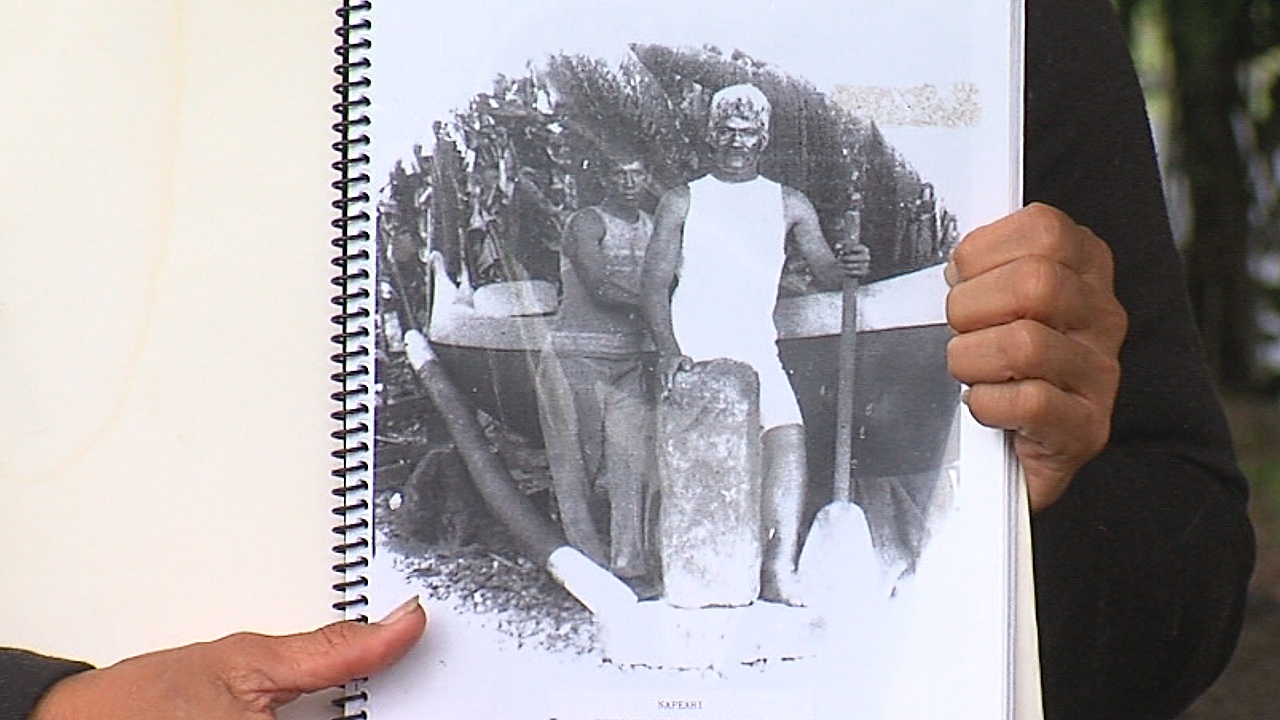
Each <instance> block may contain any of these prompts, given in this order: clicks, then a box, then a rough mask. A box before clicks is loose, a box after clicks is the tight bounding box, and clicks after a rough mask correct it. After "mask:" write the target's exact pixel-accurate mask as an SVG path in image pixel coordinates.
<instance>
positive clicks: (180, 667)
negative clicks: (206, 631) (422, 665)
mask: <svg viewBox="0 0 1280 720" xmlns="http://www.w3.org/2000/svg"><path fill="white" fill-rule="evenodd" d="M426 624H427V616H426V613H425V612H424V611H423V609H422V607H421V606H420V605H419V604H418V599H417V598H413V599H412V600H410V601H409V602H406V603H405V604H403V605H401V606H400V607H399V608H397V609H396V610H394V611H392V613H391V614H390V615H388V616H387V617H386V618H384V619H383V620H382V621H380V622H376V623H357V622H353V621H347V622H339V623H334V624H332V625H327V626H325V627H323V628H320V629H319V630H315V631H312V632H309V633H302V634H299V635H284V636H278V637H271V636H266V635H255V634H252V633H237V634H235V635H229V636H227V637H225V638H222V639H221V640H215V641H214V642H208V643H196V644H195V645H187V646H185V647H180V648H174V649H172V650H162V651H160V652H154V653H149V654H147V655H139V656H137V657H133V658H129V659H127V660H123V661H121V662H119V663H116V664H115V665H112V666H110V667H106V668H102V669H100V670H86V671H85V672H81V673H77V674H73V675H71V676H69V677H66V678H64V679H63V680H61V681H59V682H57V683H56V684H54V685H53V686H52V687H51V688H49V690H48V692H47V693H46V694H45V695H44V696H43V697H42V698H41V699H40V700H39V702H38V703H37V704H36V706H35V709H34V710H33V711H32V712H31V715H30V720H264V719H265V718H272V717H275V710H276V709H277V708H279V707H280V706H281V705H284V704H286V703H289V702H291V701H293V700H294V699H296V698H297V697H298V696H300V695H302V694H303V693H309V692H314V691H316V690H322V689H324V688H328V687H336V686H339V685H342V684H343V683H345V682H348V681H350V680H351V679H353V678H357V677H367V676H368V675H370V674H372V673H375V672H378V671H379V670H382V669H384V668H386V667H387V666H389V665H391V664H392V663H393V662H395V661H396V660H398V659H399V658H400V657H401V656H402V655H404V654H405V653H406V652H408V651H409V649H410V648H412V647H413V645H414V644H415V643H417V641H418V638H419V637H421V635H422V632H423V630H424V629H425V628H426ZM3 687H5V689H6V691H7V686H3ZM0 717H2V718H3V720H10V716H4V715H0ZM20 720H26V719H25V718H21V716H20Z"/></svg>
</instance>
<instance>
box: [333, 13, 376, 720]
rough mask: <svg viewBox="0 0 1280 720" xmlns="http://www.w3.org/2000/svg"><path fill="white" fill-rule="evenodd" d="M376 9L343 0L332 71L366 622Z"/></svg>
mask: <svg viewBox="0 0 1280 720" xmlns="http://www.w3.org/2000/svg"><path fill="white" fill-rule="evenodd" d="M370 9H371V3H370V0H355V1H353V0H344V1H343V4H342V7H341V8H340V9H338V10H337V16H338V21H339V22H338V27H337V29H336V30H335V33H336V34H337V36H338V44H337V46H336V47H335V48H334V53H335V54H336V55H337V56H338V63H337V65H335V66H334V72H335V73H337V75H338V78H339V80H338V84H337V85H335V86H334V87H333V91H334V93H336V94H337V95H338V102H337V103H336V104H335V105H334V106H333V111H334V113H336V114H337V115H338V121H337V122H336V123H334V125H333V130H334V132H335V133H337V135H338V140H337V141H336V142H335V143H334V144H333V149H334V150H335V151H337V153H338V159H337V160H335V161H334V162H333V165H332V167H333V169H334V170H335V171H336V172H337V173H338V179H337V180H335V181H334V182H333V185H332V186H333V189H334V190H336V191H337V192H338V198H337V199H335V200H334V201H333V203H332V205H333V209H334V210H335V211H336V213H337V216H336V217H335V218H334V220H333V221H332V223H331V224H332V226H333V228H334V230H336V231H337V234H336V235H335V236H334V238H333V240H332V245H333V248H334V257H333V261H332V262H333V265H334V268H335V270H336V272H335V274H334V278H333V280H332V282H333V284H334V286H335V287H336V288H337V294H336V295H335V296H334V297H333V300H332V302H333V304H334V306H335V307H336V308H337V312H336V314H335V315H334V316H333V317H332V319H331V320H332V322H333V324H334V325H335V326H336V328H337V332H336V333H335V334H334V336H333V338H332V341H333V343H334V345H336V346H337V351H336V352H335V353H334V355H333V356H332V358H331V359H332V361H333V363H334V364H335V365H337V368H338V369H337V371H336V372H335V373H334V374H333V375H332V376H331V378H332V380H333V381H334V383H336V384H337V385H338V386H339V389H338V390H336V391H335V392H334V393H333V394H332V396H331V397H332V399H333V401H334V402H335V403H337V405H338V409H337V410H335V411H334V412H333V413H332V415H331V417H332V418H333V420H334V421H336V422H337V423H339V424H340V427H339V429H337V430H335V431H334V432H333V433H332V436H333V439H334V440H336V441H337V443H338V449H336V450H334V451H333V453H332V455H333V458H334V460H335V461H336V463H337V466H336V468H335V469H334V470H333V473H332V474H333V477H334V478H335V480H336V481H337V482H336V487H335V488H334V489H333V495H334V497H335V498H336V499H337V503H336V507H335V508H334V510H333V513H334V515H336V516H337V518H338V521H337V524H336V525H335V526H334V527H333V532H334V534H335V535H337V536H338V542H337V544H335V545H334V546H333V552H334V553H336V554H337V555H338V562H337V563H336V564H335V565H334V566H333V571H334V572H335V573H337V574H338V575H339V576H340V579H339V580H338V581H337V582H336V583H335V584H334V585H333V589H334V590H336V591H337V592H338V593H340V594H341V596H342V597H341V599H340V600H339V601H337V602H335V603H334V605H333V607H334V608H335V609H336V610H338V611H339V612H341V613H343V615H344V616H346V617H347V618H348V619H355V620H360V621H367V620H368V617H367V616H366V615H365V609H366V608H367V606H368V604H369V599H368V597H367V596H366V595H365V593H364V591H365V589H366V588H367V586H368V579H367V578H366V577H365V575H364V571H365V570H366V569H367V568H368V566H369V553H370V552H371V550H372V527H371V525H370V522H369V518H370V516H371V508H370V495H371V488H370V484H369V476H370V469H371V468H370V457H371V454H370V453H371V444H370V437H371V434H372V428H371V427H370V423H371V413H370V398H371V397H372V394H371V393H372V387H371V384H372V380H373V369H372V364H373V359H372V358H373V351H372V347H371V342H372V331H371V318H372V312H373V309H372V303H373V297H372V294H371V292H370V290H369V288H370V286H371V284H372V272H371V267H372V255H371V252H370V243H371V238H370V235H369V230H368V228H369V211H368V204H369V192H368V187H369V175H368V173H367V172H366V167H367V165H368V163H369V156H368V155H367V154H366V152H365V150H366V147H367V146H368V144H369V136H368V134H367V133H366V128H367V127H368V125H369V118H368V115H367V114H366V111H367V108H368V106H369V100H368V98H367V97H366V96H365V91H366V90H367V89H368V87H369V77H368V74H367V73H368V69H369V58H368V51H369V46H370V41H369V37H368V32H369V30H370V28H371V23H370V21H369V18H368V17H367V13H368V12H369V10H370ZM367 701H368V695H367V693H366V692H365V690H364V689H363V687H362V684H361V683H360V682H359V681H357V682H355V683H352V684H351V685H348V687H347V689H346V692H345V693H344V694H343V696H342V697H340V698H337V699H336V700H334V706H335V707H336V708H338V710H339V712H340V713H341V715H339V716H338V717H337V718H335V720H357V719H361V720H363V719H365V718H368V712H367V709H366V704H367Z"/></svg>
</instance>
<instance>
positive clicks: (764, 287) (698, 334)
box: [642, 85, 870, 602]
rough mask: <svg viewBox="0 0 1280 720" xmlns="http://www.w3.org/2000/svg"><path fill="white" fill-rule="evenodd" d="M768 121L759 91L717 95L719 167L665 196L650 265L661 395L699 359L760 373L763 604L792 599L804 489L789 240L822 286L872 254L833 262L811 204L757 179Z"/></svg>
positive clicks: (646, 277)
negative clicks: (790, 347) (792, 378)
mask: <svg viewBox="0 0 1280 720" xmlns="http://www.w3.org/2000/svg"><path fill="white" fill-rule="evenodd" d="M769 113H770V105H769V101H768V99H767V98H766V97H765V95H764V93H762V92H761V91H760V90H759V89H758V88H756V87H755V86H752V85H734V86H731V87H727V88H724V89H723V90H720V91H719V92H717V93H716V94H715V95H714V96H713V98H712V100H711V108H710V118H709V121H708V137H707V141H708V143H709V144H710V145H711V149H712V151H713V168H712V170H711V172H710V174H708V175H706V176H703V177H701V178H699V179H697V180H695V181H693V182H691V183H689V184H688V185H685V186H681V187H677V188H673V189H672V190H670V191H668V192H667V193H666V194H665V195H664V196H663V197H662V200H661V201H660V202H659V204H658V209H657V212H656V216H655V219H654V235H653V239H652V240H651V241H650V244H649V251H648V254H647V255H646V258H645V266H644V274H643V279H642V287H643V309H644V313H645V317H646V319H647V320H648V322H649V325H650V328H651V329H652V331H653V340H654V344H655V345H656V346H657V349H658V353H659V360H658V374H659V378H660V380H661V381H662V383H663V387H664V389H667V390H669V389H670V388H671V385H672V382H673V380H674V378H675V375H676V373H678V372H680V371H682V370H687V369H689V368H691V367H692V364H693V359H698V360H709V359H712V358H718V357H725V358H733V359H735V360H741V361H743V362H746V363H749V364H750V365H751V366H752V367H753V368H755V370H756V372H757V373H758V374H759V376H760V419H761V425H762V428H761V430H762V432H763V435H762V447H763V457H762V463H761V464H762V468H763V478H762V480H763V503H762V507H761V516H762V519H763V522H764V525H765V527H764V537H765V547H764V563H763V567H762V572H761V597H763V598H764V599H767V600H778V601H783V602H794V601H796V600H797V599H798V598H797V597H796V596H795V592H796V588H795V561H796V554H797V551H798V549H799V540H800V538H799V535H800V514H801V511H802V507H803V504H804V486H805V483H806V475H805V462H806V461H805V445H804V427H803V424H802V423H803V421H802V419H801V416H800V407H799V405H798V403H797V402H796V398H795V394H794V392H793V391H792V389H791V384H790V382H789V381H788V379H787V375H786V372H785V371H784V370H783V368H782V362H781V360H780V359H779V357H778V347H777V331H776V329H775V328H774V325H773V309H774V305H775V304H776V302H777V297H778V285H779V281H780V279H781V276H782V266H783V262H784V260H785V257H786V245H787V240H788V239H790V240H791V241H792V242H793V243H794V247H795V248H796V249H797V250H798V251H799V252H800V254H801V255H802V256H803V258H804V260H805V261H806V263H807V264H808V266H809V269H810V271H811V272H812V274H813V277H814V280H815V282H816V283H817V284H818V285H819V286H822V287H826V288H832V289H834V288H838V287H840V285H841V282H842V281H843V278H844V277H845V276H846V275H848V276H852V277H860V276H862V275H865V274H866V273H867V270H868V268H869V265H870V253H869V252H868V251H867V249H866V248H865V247H864V246H862V245H854V246H851V247H844V248H842V249H841V253H840V257H839V258H837V257H836V255H835V253H833V252H832V250H831V247H830V246H829V245H828V244H827V242H826V240H824V239H823V237H822V230H821V227H820V226H819V223H818V214H817V212H816V211H815V210H814V209H813V205H812V204H811V203H810V202H809V200H808V198H806V197H805V196H804V194H803V193H801V192H800V191H798V190H795V189H792V188H789V187H785V186H783V185H780V184H779V183H776V182H773V181H772V180H769V179H767V178H765V177H763V176H761V175H760V171H759V164H760V155H761V152H762V151H763V150H764V148H765V146H766V145H767V144H768V142H769ZM677 278H678V280H677ZM673 283H675V290H674V292H673V291H671V288H672V286H673Z"/></svg>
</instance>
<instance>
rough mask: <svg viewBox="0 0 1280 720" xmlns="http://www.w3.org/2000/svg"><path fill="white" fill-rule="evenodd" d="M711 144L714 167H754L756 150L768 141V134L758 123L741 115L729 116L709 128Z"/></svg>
mask: <svg viewBox="0 0 1280 720" xmlns="http://www.w3.org/2000/svg"><path fill="white" fill-rule="evenodd" d="M710 134H711V147H712V149H713V150H714V156H715V162H716V167H718V168H720V169H721V170H735V171H743V170H750V169H754V168H755V165H756V163H758V162H759V161H760V153H761V152H763V151H764V146H765V144H766V143H768V142H769V134H768V132H767V131H766V129H765V128H764V126H762V125H761V124H760V123H758V122H756V121H754V120H748V119H746V118H743V117H736V116H729V117H726V118H723V119H722V120H720V121H718V122H716V124H715V125H714V126H712V128H711V133H710Z"/></svg>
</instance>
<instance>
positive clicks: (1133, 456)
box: [1025, 0, 1254, 720]
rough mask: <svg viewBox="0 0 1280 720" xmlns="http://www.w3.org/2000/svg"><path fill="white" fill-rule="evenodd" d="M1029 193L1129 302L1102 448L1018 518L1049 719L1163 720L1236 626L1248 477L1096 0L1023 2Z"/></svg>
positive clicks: (1198, 684)
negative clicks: (1111, 259)
mask: <svg viewBox="0 0 1280 720" xmlns="http://www.w3.org/2000/svg"><path fill="white" fill-rule="evenodd" d="M1027 11H1028V18H1027V76H1026V98H1027V104H1026V108H1027V115H1026V176H1025V178H1026V179H1025V196H1026V199H1027V201H1028V202H1030V201H1040V202H1044V203H1048V204H1051V205H1054V206H1056V207H1058V208H1060V209H1062V210H1063V211H1065V212H1066V213H1067V214H1068V215H1070V216H1071V217H1072V218H1073V219H1075V220H1076V222H1078V223H1080V224H1082V225H1085V226H1087V227H1089V228H1091V229H1092V230H1093V231H1094V232H1096V233H1097V234H1098V235H1099V236H1100V237H1102V238H1103V239H1105V240H1106V241H1107V242H1108V243H1109V244H1110V245H1111V248H1112V251H1113V253H1114V255H1115V260H1116V294H1117V295H1118V297H1119V299H1120V301H1121V303H1122V304H1123V305H1124V307H1125V309H1126V310H1127V311H1128V313H1129V319H1130V330H1129V336H1128V339H1127V340H1126V342H1125V345H1124V347H1123V349H1122V351H1121V368H1122V373H1123V376H1122V379H1121V385H1120V392H1119V397H1118V399H1117V403H1116V412H1115V418H1114V424H1113V434H1112V439H1111V442H1110V444H1109V445H1108V447H1107V448H1106V450H1105V451H1104V452H1103V453H1102V454H1101V455H1100V456H1099V457H1097V458H1096V459H1095V460H1094V461H1093V462H1091V463H1090V464H1089V465H1087V466H1086V467H1085V468H1083V469H1082V470H1081V471H1080V473H1079V474H1078V475H1077V476H1076V478H1075V480H1074V482H1073V483H1072V486H1071V488H1070V490H1069V491H1068V493H1067V494H1066V495H1065V496H1064V497H1063V498H1062V500H1061V501H1060V502H1058V503H1057V504H1056V505H1054V506H1052V507H1051V508H1049V509H1048V510H1046V511H1044V512H1042V513H1040V514H1039V515H1038V516H1037V517H1036V518H1035V519H1034V520H1033V526H1032V535H1033V542H1034V547H1035V570H1036V576H1037V606H1038V613H1039V621H1040V642H1041V654H1042V663H1043V670H1042V676H1043V682H1044V696H1045V705H1046V716H1047V717H1048V718H1049V720H1057V719H1059V718H1108V719H1109V720H1115V719H1117V718H1170V717H1173V716H1175V715H1177V714H1178V713H1179V712H1180V711H1181V710H1182V709H1183V708H1184V707H1185V706H1186V705H1187V704H1189V703H1190V702H1191V701H1192V700H1193V699H1194V698H1195V697H1196V696H1197V695H1199V694H1200V693H1201V692H1202V691H1203V690H1204V689H1205V688H1206V687H1207V686H1208V685H1209V684H1210V683H1212V681H1213V680H1214V679H1215V678H1216V677H1217V675H1218V673H1219V672H1221V670H1222V667H1223V666H1224V665H1225V664H1226V662H1227V660H1228V659H1229V657H1230V654H1231V651H1232V649H1233V648H1234V646H1235V642H1236V638H1237V636H1238V634H1239V629H1240V624H1241V619H1242V615H1243V606H1244V599H1245V592H1246V585H1247V581H1248V577H1249V574H1250V571H1251V569H1252V566H1253V553H1254V540H1253V533H1252V529H1251V527H1250V525H1249V522H1248V519H1247V516H1246V514H1245V503H1246V499H1247V485H1246V482H1245V479H1244V478H1243V476H1242V475H1241V474H1240V472H1239V470H1238V469H1237V468H1236V464H1235V459H1234V454H1233V450H1232V448H1231V441H1230V436H1229V434H1228V431H1227V428H1226V423H1225V421H1224V419H1223V416H1222V412H1221V409H1220V407H1219V404H1218V400H1217V397H1216V394H1215V392H1214V390H1213V387H1212V385H1211V382H1210V379H1209V376H1208V373H1207V371H1206V369H1205V365H1204V362H1203V360H1202V358H1201V351H1200V347H1199V342H1198V339H1197V336H1196V334H1195V331H1194V328H1193V321H1192V319H1191V314H1190V310H1189V307H1188V303H1187V300H1186V293H1185V290H1184V287H1185V285H1184V281H1183V270H1182V264H1181V260H1180V259H1179V256H1178V253H1177V251H1176V249H1175V247H1174V245H1173V241H1172V238H1171V234H1170V231H1169V224H1168V220H1167V216H1166V212H1165V206H1164V199H1163V195H1162V192H1161V188H1160V182H1159V176H1158V171H1157V168H1156V163H1155V155H1154V151H1153V149H1152V144H1151V135H1150V130H1149V128H1148V125H1147V122H1146V113H1145V109H1144V105H1143V98H1142V94H1141V91H1140V88H1139V86H1138V83H1137V79H1136V77H1135V73H1134V71H1133V67H1132V64H1131V62H1130V60H1129V55H1128V51H1127V48H1126V47H1125V44H1124V40H1123V37H1122V34H1121V32H1120V28H1119V25H1118V23H1117V20H1116V17H1115V14H1114V12H1113V11H1112V9H1111V5H1110V3H1108V2H1106V0H1029V2H1028V8H1027Z"/></svg>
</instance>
